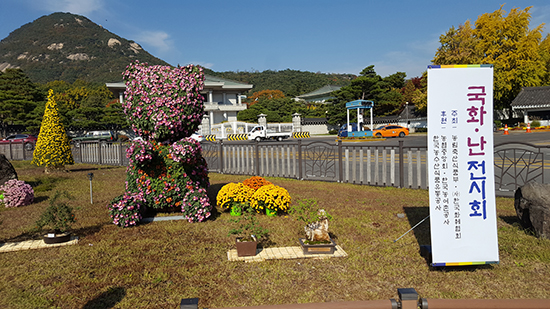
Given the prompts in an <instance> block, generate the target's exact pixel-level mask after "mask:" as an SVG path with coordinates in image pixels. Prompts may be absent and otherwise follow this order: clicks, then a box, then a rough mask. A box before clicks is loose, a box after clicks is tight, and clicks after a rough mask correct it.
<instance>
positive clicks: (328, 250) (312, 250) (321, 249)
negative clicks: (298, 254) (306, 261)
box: [299, 238, 336, 255]
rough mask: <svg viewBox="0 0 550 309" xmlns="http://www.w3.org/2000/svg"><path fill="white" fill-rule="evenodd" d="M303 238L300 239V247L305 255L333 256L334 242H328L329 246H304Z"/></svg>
mask: <svg viewBox="0 0 550 309" xmlns="http://www.w3.org/2000/svg"><path fill="white" fill-rule="evenodd" d="M304 240H305V238H300V239H299V241H300V245H301V246H302V250H304V254H305V255H309V254H334V250H335V249H336V243H335V242H334V240H332V239H331V240H330V244H318V245H307V244H304Z"/></svg>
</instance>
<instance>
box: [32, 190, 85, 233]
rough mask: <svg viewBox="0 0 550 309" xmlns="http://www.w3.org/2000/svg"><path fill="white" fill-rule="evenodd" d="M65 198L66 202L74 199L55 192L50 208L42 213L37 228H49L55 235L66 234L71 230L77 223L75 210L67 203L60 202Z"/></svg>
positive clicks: (66, 194)
mask: <svg viewBox="0 0 550 309" xmlns="http://www.w3.org/2000/svg"><path fill="white" fill-rule="evenodd" d="M62 197H64V198H65V199H66V200H67V199H68V200H70V199H72V197H71V196H70V195H69V194H68V193H67V192H66V191H63V192H59V191H57V192H55V194H54V196H53V197H52V198H51V199H50V203H49V204H50V206H48V208H46V210H45V211H44V212H43V213H42V215H41V216H40V218H39V219H38V220H37V221H36V227H37V228H38V229H40V230H41V229H43V228H44V227H45V226H48V227H49V228H50V229H51V231H53V232H55V233H64V232H66V231H68V230H69V229H70V228H71V224H72V223H75V221H76V220H75V217H74V213H73V208H72V207H71V206H69V205H67V203H66V202H58V200H59V199H60V198H62Z"/></svg>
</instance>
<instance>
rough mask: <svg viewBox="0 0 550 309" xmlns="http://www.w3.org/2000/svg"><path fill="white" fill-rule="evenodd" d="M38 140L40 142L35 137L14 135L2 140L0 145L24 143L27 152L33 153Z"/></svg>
mask: <svg viewBox="0 0 550 309" xmlns="http://www.w3.org/2000/svg"><path fill="white" fill-rule="evenodd" d="M36 140H38V138H37V137H36V136H35V135H28V134H12V135H9V136H8V137H6V138H5V139H3V140H0V143H2V144H7V143H10V142H12V143H23V144H24V145H25V146H24V147H25V150H28V151H32V150H33V149H34V145H36Z"/></svg>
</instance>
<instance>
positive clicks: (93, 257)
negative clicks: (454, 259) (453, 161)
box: [0, 162, 550, 309]
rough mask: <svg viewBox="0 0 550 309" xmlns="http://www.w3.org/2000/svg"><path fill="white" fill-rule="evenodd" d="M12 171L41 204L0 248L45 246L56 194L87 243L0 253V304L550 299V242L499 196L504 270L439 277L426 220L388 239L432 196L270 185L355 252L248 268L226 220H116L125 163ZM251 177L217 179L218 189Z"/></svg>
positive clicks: (281, 241)
mask: <svg viewBox="0 0 550 309" xmlns="http://www.w3.org/2000/svg"><path fill="white" fill-rule="evenodd" d="M13 164H14V166H15V168H16V170H17V173H18V176H19V179H21V180H24V181H26V182H28V183H30V184H31V185H32V186H33V188H34V189H35V191H36V192H35V195H36V198H35V202H34V203H33V204H32V205H29V206H25V207H20V208H15V209H7V208H3V209H0V221H1V223H0V242H11V241H20V240H26V239H32V238H38V237H39V236H40V235H38V234H36V233H33V232H32V231H31V230H32V228H33V225H34V224H33V223H34V222H35V221H36V219H37V218H38V217H39V215H40V213H41V212H42V210H43V209H45V208H46V207H47V204H48V198H49V197H50V196H52V195H53V194H54V192H55V191H56V190H66V191H68V192H69V193H70V194H71V195H72V196H73V197H74V199H73V200H72V201H70V204H71V205H72V206H73V207H74V208H75V209H76V211H75V214H76V218H77V222H76V224H74V225H73V228H74V230H75V233H76V234H77V235H78V236H79V237H80V241H79V243H78V244H77V245H74V246H66V247H59V248H48V249H40V250H27V251H18V252H8V253H0V295H1V297H0V307H1V308H25V309H26V308H111V307H113V308H179V302H180V300H181V299H182V298H192V297H199V298H200V302H199V307H201V308H203V307H208V308H216V307H229V306H252V305H267V304H285V303H307V302H329V301H353V300H380V299H389V298H397V291H396V289H397V288H407V287H412V288H415V289H416V291H417V292H418V293H419V294H420V296H421V297H424V298H501V299H502V298H550V290H549V289H548V282H549V281H548V278H550V240H541V239H537V238H536V237H534V236H533V235H532V233H530V232H529V231H526V230H524V229H522V228H521V227H520V225H519V223H518V221H517V219H516V217H515V211H514V206H513V200H512V199H506V198H498V199H497V214H498V235H499V247H500V264H498V265H488V266H480V267H457V268H445V269H434V268H431V267H429V265H428V264H427V262H426V260H425V259H424V258H423V257H422V256H420V254H419V245H420V244H429V223H428V220H426V221H425V222H424V223H422V224H421V225H420V226H419V227H418V228H416V229H415V230H414V231H413V232H411V233H409V234H408V235H406V236H405V237H403V238H402V239H400V240H399V241H397V242H396V243H394V242H393V240H394V239H396V238H398V237H399V236H401V235H402V234H403V233H405V232H406V231H407V230H408V229H410V228H411V227H412V226H413V225H415V224H416V223H417V222H419V221H420V220H422V219H423V218H425V217H426V216H427V215H428V192H427V191H423V190H409V189H396V188H390V187H388V188H381V187H369V186H358V185H352V184H341V183H327V182H308V181H298V180H290V179H282V178H268V180H270V181H271V182H273V183H274V184H276V185H279V186H282V187H284V188H286V189H287V190H288V191H289V193H290V194H291V196H292V198H293V201H296V200H298V199H303V198H315V199H317V200H318V201H319V205H320V206H323V207H324V208H325V209H327V210H328V211H329V213H331V214H332V215H333V216H334V219H333V220H332V221H331V223H330V230H331V232H332V233H333V234H334V235H335V237H336V242H337V243H338V244H339V245H341V246H342V248H343V249H344V250H345V251H346V252H347V253H348V254H349V256H348V257H347V258H334V259H326V260H312V259H302V260H271V261H265V262H259V263H243V262H229V261H228V260H227V251H228V250H230V249H233V248H234V246H235V245H234V239H233V238H232V237H228V236H227V232H228V230H230V229H231V228H232V227H233V226H234V225H233V223H231V222H229V219H230V216H229V213H226V212H223V213H220V212H214V215H213V217H212V218H210V219H209V220H207V221H206V222H203V223H188V222H185V221H168V222H154V223H150V224H142V225H139V226H137V227H132V228H119V227H116V226H114V225H113V224H111V223H110V220H109V217H108V213H107V208H106V205H107V204H108V202H109V201H110V200H111V199H113V198H114V197H115V196H118V195H120V194H122V193H123V191H124V181H125V177H126V175H125V168H123V167H98V166H94V165H82V164H77V165H74V166H69V167H68V169H69V170H70V171H69V172H68V173H60V174H56V175H46V174H44V173H43V172H42V171H43V169H41V168H35V167H32V166H30V165H29V163H28V162H13ZM90 172H93V173H94V179H93V192H94V203H93V204H90V191H89V188H90V183H89V180H88V177H87V174H88V173H90ZM246 178H248V176H234V175H221V174H210V182H211V184H212V186H211V189H212V191H216V189H218V190H219V188H220V187H221V186H222V185H223V184H225V183H228V182H239V181H242V180H244V179H246ZM213 197H214V198H215V194H214V195H213ZM212 201H213V202H214V200H212ZM401 213H404V214H405V215H406V216H405V218H399V217H398V216H397V215H398V214H401ZM259 221H260V222H261V223H262V224H263V225H264V226H265V227H267V228H268V229H269V230H270V232H271V233H270V234H271V238H270V239H271V242H272V244H271V245H272V246H276V247H279V246H296V245H297V239H298V237H301V236H302V231H303V227H302V224H300V223H299V222H297V221H294V220H293V219H291V218H289V217H284V216H281V217H276V218H268V217H266V216H260V217H259Z"/></svg>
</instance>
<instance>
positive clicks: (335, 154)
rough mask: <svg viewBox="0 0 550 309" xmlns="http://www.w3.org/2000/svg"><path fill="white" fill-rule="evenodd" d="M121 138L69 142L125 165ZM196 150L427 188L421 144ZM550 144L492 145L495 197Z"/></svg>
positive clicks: (92, 159) (228, 161)
mask: <svg viewBox="0 0 550 309" xmlns="http://www.w3.org/2000/svg"><path fill="white" fill-rule="evenodd" d="M23 146H24V145H23V144H21V143H11V144H0V153H4V154H5V155H6V157H7V158H8V159H10V160H30V159H32V151H29V150H26V149H25V148H24V147H23ZM128 146H129V144H128V143H122V142H98V141H86V142H82V143H81V144H80V146H79V147H75V146H73V147H72V151H73V158H74V160H75V162H76V163H91V164H104V165H122V166H126V165H128V159H127V158H126V148H127V147H128ZM202 155H203V157H204V158H205V159H206V162H207V163H208V170H209V171H210V172H217V173H224V174H237V175H255V176H267V177H270V176H271V177H285V178H294V179H300V180H317V181H319V180H320V181H335V182H344V183H354V184H361V185H373V186H392V187H399V188H420V189H427V188H428V183H429V173H428V172H427V169H428V164H426V158H427V148H426V147H405V146H404V145H403V141H399V145H398V146H370V145H366V144H357V143H350V144H346V143H342V142H338V143H337V144H335V143H327V142H322V141H311V142H306V143H304V142H302V140H300V139H298V140H293V141H285V142H270V143H259V142H250V141H237V142H231V143H227V142H225V143H224V141H223V140H222V141H216V142H208V141H206V142H203V143H202ZM549 155H550V147H548V146H535V145H531V144H526V143H505V144H498V145H496V146H495V147H494V157H495V165H494V169H495V188H496V193H497V195H498V196H511V195H512V194H513V192H514V191H515V190H516V189H517V188H518V187H521V186H522V185H524V184H525V183H527V182H529V181H535V182H539V183H545V180H546V179H548V175H547V176H546V177H545V173H546V174H547V173H548V172H549V171H547V170H546V169H545V164H544V161H545V157H546V156H549Z"/></svg>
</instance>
